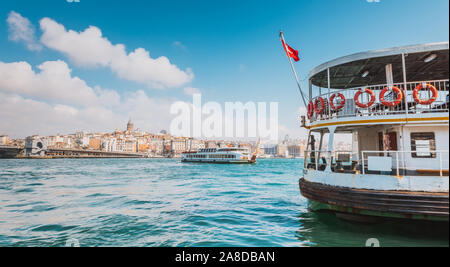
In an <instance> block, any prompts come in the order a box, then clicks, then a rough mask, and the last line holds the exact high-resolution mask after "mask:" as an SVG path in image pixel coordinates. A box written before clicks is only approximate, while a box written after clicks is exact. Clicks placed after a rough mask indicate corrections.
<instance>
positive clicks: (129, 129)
mask: <svg viewBox="0 0 450 267" xmlns="http://www.w3.org/2000/svg"><path fill="white" fill-rule="evenodd" d="M133 131H134V124H133V122H131V118H130V120H129V121H128V123H127V132H133Z"/></svg>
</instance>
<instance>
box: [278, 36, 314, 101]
mask: <svg viewBox="0 0 450 267" xmlns="http://www.w3.org/2000/svg"><path fill="white" fill-rule="evenodd" d="M280 38H281V40H282V41H283V46H284V51H285V52H286V55H287V56H288V59H289V63H290V64H291V69H292V72H293V73H294V77H295V80H296V81H297V86H298V90H299V91H300V95H301V96H302V100H303V104H304V105H305V108H306V107H307V106H308V105H307V104H306V100H305V95H304V94H303V90H302V87H301V86H300V81H299V80H298V76H297V72H296V71H295V68H294V64H293V63H292V59H291V57H290V56H289V55H288V54H287V48H286V41H285V40H284V36H283V32H282V31H280Z"/></svg>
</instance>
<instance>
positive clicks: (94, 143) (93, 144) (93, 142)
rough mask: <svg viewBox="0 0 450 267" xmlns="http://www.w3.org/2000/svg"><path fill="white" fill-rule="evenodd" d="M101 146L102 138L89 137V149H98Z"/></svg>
mask: <svg viewBox="0 0 450 267" xmlns="http://www.w3.org/2000/svg"><path fill="white" fill-rule="evenodd" d="M101 147H102V140H101V139H99V138H90V139H89V149H91V150H100V149H101Z"/></svg>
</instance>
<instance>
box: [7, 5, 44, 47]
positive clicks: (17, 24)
mask: <svg viewBox="0 0 450 267" xmlns="http://www.w3.org/2000/svg"><path fill="white" fill-rule="evenodd" d="M6 22H7V23H8V29H9V39H10V40H12V41H15V42H24V43H25V45H26V46H27V48H28V49H29V50H32V51H39V50H41V49H42V45H41V44H39V43H38V42H37V41H36V37H35V36H34V33H35V29H34V27H33V25H32V24H31V22H30V21H29V20H28V19H27V18H24V17H22V15H20V14H19V13H17V12H14V11H11V12H10V13H9V15H8V18H7V20H6Z"/></svg>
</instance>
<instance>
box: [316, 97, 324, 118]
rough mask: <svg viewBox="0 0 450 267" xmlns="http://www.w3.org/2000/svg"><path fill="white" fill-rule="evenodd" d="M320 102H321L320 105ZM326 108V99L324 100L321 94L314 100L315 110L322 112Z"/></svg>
mask: <svg viewBox="0 0 450 267" xmlns="http://www.w3.org/2000/svg"><path fill="white" fill-rule="evenodd" d="M318 102H320V107H319V103H318ZM324 109H325V101H323V98H322V97H320V96H319V97H318V98H316V100H314V111H315V112H316V114H322V112H323V110H324Z"/></svg>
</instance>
